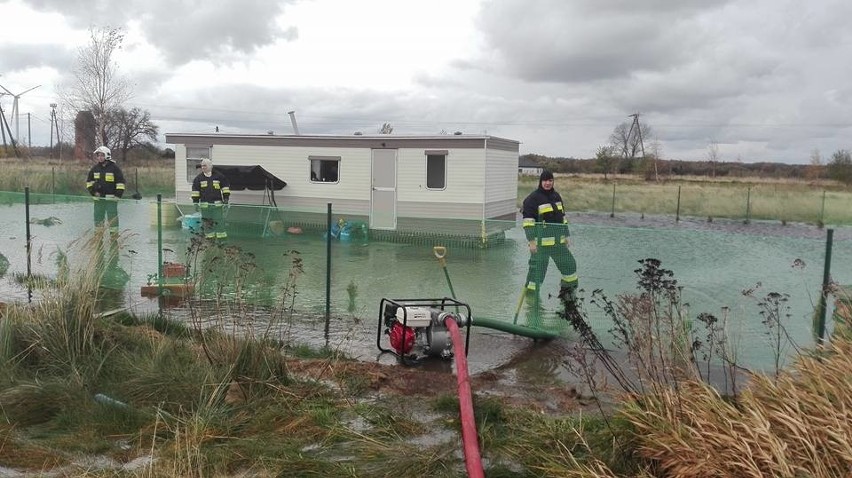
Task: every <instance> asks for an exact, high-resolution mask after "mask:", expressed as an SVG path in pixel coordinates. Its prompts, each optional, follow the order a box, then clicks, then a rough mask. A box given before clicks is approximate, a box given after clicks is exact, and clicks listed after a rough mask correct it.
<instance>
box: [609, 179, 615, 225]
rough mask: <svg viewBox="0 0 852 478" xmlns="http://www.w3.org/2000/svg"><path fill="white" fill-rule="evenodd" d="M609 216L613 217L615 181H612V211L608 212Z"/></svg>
mask: <svg viewBox="0 0 852 478" xmlns="http://www.w3.org/2000/svg"><path fill="white" fill-rule="evenodd" d="M609 217H615V183H612V211H611V212H610V213H609Z"/></svg>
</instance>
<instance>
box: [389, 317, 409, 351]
mask: <svg viewBox="0 0 852 478" xmlns="http://www.w3.org/2000/svg"><path fill="white" fill-rule="evenodd" d="M390 344H391V347H393V348H394V350H396V352H397V353H398V354H400V355H405V354H407V353H409V352H411V349H413V348H414V329H412V328H411V327H406V326H404V325H402V324H401V323H399V322H394V323H393V325H392V326H391V329H390Z"/></svg>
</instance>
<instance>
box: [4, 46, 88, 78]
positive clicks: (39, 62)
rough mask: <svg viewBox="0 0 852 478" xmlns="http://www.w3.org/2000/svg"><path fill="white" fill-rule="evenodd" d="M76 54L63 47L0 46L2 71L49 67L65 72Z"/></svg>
mask: <svg viewBox="0 0 852 478" xmlns="http://www.w3.org/2000/svg"><path fill="white" fill-rule="evenodd" d="M75 55H76V52H74V51H71V50H69V49H67V48H65V47H63V46H61V45H37V44H25V45H14V46H11V45H0V71H6V72H10V71H17V70H25V69H27V68H37V67H42V66H47V67H50V68H55V69H57V70H60V71H62V70H65V69H68V68H69V67H70V65H71V64H72V63H73V61H74V56H75Z"/></svg>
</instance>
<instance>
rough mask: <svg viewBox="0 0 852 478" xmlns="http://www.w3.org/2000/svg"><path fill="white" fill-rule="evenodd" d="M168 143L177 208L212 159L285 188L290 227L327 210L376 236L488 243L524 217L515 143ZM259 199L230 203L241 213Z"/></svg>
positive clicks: (173, 137) (251, 195)
mask: <svg viewBox="0 0 852 478" xmlns="http://www.w3.org/2000/svg"><path fill="white" fill-rule="evenodd" d="M166 142H167V143H169V144H171V145H174V147H175V191H176V195H177V200H178V202H188V201H189V197H190V189H191V186H192V179H193V178H194V177H195V176H196V174H198V169H196V168H197V165H198V163H200V161H201V159H203V158H210V159H211V160H213V166H214V168H215V167H216V166H217V165H221V166H226V165H227V166H252V165H259V166H262V167H263V168H264V169H265V170H266V171H268V172H270V173H272V174H273V175H275V176H276V177H278V178H280V179H282V180H283V181H285V182H286V183H287V186H286V187H284V188H283V189H281V190H280V191H278V192H276V193H275V195H276V198H277V201H276V202H277V205H278V206H279V207H280V208H281V209H283V210H284V211H285V213H292V214H290V215H289V217H290V218H292V219H293V221H292V222H294V223H295V222H299V221H301V222H305V221H308V222H310V219H306V217H307V216H305V214H309V213H313V214H314V215H316V213H317V212H320V211H325V209H326V204H327V203H329V202H330V203H332V204H333V211H334V216H335V217H345V218H346V219H347V220H359V221H364V222H365V223H367V224H368V225H369V228H370V229H371V230H376V231H378V230H386V231H396V232H399V233H420V232H424V233H429V234H436V235H463V236H470V237H481V238H482V239H483V240H487V238H488V236H490V235H492V234H498V233H499V234H502V231H504V230H505V229H508V228H510V227H511V226H512V224H513V222H514V220H515V215H516V212H517V209H518V208H517V189H518V169H517V168H518V151H519V143H518V141H514V140H509V139H504V138H498V137H494V136H487V135H440V136H399V135H370V136H367V135H352V136H337V135H234V134H180V133H171V134H167V135H166ZM263 197H264V196H263V194H262V193H260V192H256V191H244V192H239V191H238V192H234V193H233V194H232V195H231V198H232V202H234V203H243V204H261V202H262V201H263ZM285 217H287V214H285ZM297 217H298V218H299V219H298V221H297V220H296V219H295V218H297ZM489 220H504V221H511V223H505V222H504V223H494V222H490V221H489ZM313 221H314V222H315V223H316V224H324V219H320V218H317V217H315V218H314V219H313Z"/></svg>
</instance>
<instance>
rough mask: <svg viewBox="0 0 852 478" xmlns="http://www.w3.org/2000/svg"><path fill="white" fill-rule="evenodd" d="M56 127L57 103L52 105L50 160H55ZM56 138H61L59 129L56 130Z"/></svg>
mask: <svg viewBox="0 0 852 478" xmlns="http://www.w3.org/2000/svg"><path fill="white" fill-rule="evenodd" d="M54 125H56V103H51V104H50V148H48V153H49V157H50V159H53V126H54ZM56 137H57V138H59V128H58V125H57V128H56Z"/></svg>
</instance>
